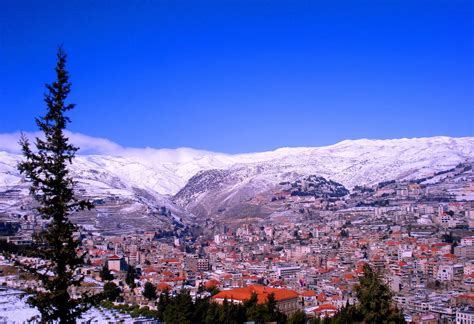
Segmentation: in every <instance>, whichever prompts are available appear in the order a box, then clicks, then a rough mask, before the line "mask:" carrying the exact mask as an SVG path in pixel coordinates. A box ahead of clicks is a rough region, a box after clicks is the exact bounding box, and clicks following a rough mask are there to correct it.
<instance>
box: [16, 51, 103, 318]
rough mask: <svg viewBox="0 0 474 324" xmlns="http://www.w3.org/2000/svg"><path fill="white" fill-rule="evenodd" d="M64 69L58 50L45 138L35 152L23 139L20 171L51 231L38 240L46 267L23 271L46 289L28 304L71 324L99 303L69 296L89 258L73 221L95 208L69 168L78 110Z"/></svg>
mask: <svg viewBox="0 0 474 324" xmlns="http://www.w3.org/2000/svg"><path fill="white" fill-rule="evenodd" d="M65 65H66V53H65V52H64V51H63V49H62V48H59V49H58V52H57V63H56V68H55V71H56V81H54V82H53V83H52V84H47V85H46V88H47V93H46V94H45V97H44V101H45V103H46V105H47V112H46V114H45V115H44V116H42V117H39V118H36V124H37V125H38V127H39V129H40V131H41V132H42V133H43V135H44V138H36V139H35V147H36V149H32V148H31V146H30V142H29V141H28V139H27V138H26V137H25V136H23V135H22V138H21V140H20V145H21V147H22V151H23V155H24V158H25V159H24V160H23V161H22V162H20V163H19V164H18V170H19V171H20V172H21V173H22V174H23V175H24V176H25V177H26V179H27V180H29V181H30V182H31V187H30V194H31V195H32V196H33V197H34V199H35V200H36V201H37V202H38V203H39V207H38V208H37V211H38V213H39V214H40V215H41V217H43V218H44V219H45V220H47V221H48V224H47V225H46V228H45V229H44V230H43V231H42V232H41V233H39V235H36V236H35V241H36V243H37V244H38V248H37V249H36V256H38V257H40V258H42V259H43V260H44V263H43V264H42V265H41V266H36V267H31V266H27V265H22V266H23V268H24V269H25V270H26V271H28V272H30V273H31V274H33V275H34V276H35V277H37V278H38V280H39V281H40V282H41V284H42V288H43V289H44V290H42V291H38V292H35V293H34V295H33V296H32V297H30V298H29V299H28V302H29V303H30V304H31V305H32V306H34V307H36V308H37V309H38V310H39V312H40V313H41V317H42V321H44V322H51V321H54V320H59V321H60V322H61V323H72V322H74V319H75V318H76V317H78V316H79V315H80V314H81V313H82V312H84V311H85V310H87V309H88V308H89V307H90V306H91V305H92V302H93V300H94V298H92V296H89V295H84V296H82V297H81V298H72V296H71V295H70V289H71V288H72V287H73V286H79V285H80V284H81V282H82V280H83V277H82V276H79V275H76V273H77V272H76V269H77V268H78V267H80V266H81V265H83V264H84V258H83V257H84V256H83V255H78V253H77V249H78V247H79V244H80V242H79V240H77V239H76V238H75V236H74V232H76V231H77V227H76V226H75V225H74V224H73V223H72V222H71V221H70V219H69V215H70V214H71V213H73V212H77V211H79V210H83V209H85V208H92V207H93V206H92V204H91V203H89V202H88V201H84V200H78V199H77V198H76V197H75V195H74V186H75V182H74V181H73V179H72V178H71V177H70V175H69V169H68V166H69V165H70V164H71V163H72V160H73V158H74V156H75V153H76V152H77V150H78V148H77V147H75V146H73V145H71V144H70V143H69V139H68V138H67V137H66V135H65V134H64V130H65V129H66V126H67V124H68V123H69V122H70V120H69V118H68V117H67V116H66V115H65V114H66V112H68V111H69V110H71V109H73V108H74V104H71V103H66V99H67V96H68V94H69V92H70V91H71V83H70V82H69V74H68V72H67V71H66V69H65Z"/></svg>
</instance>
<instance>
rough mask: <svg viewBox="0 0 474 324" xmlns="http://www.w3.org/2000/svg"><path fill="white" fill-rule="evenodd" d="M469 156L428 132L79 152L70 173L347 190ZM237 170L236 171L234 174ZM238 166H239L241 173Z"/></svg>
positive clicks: (6, 170) (163, 187) (164, 191)
mask: <svg viewBox="0 0 474 324" xmlns="http://www.w3.org/2000/svg"><path fill="white" fill-rule="evenodd" d="M20 158H21V156H20V155H17V154H12V153H6V152H0V187H3V188H8V187H11V186H15V185H18V184H19V183H20V182H21V177H20V175H19V174H18V172H17V170H16V167H15V165H16V162H17V161H18V160H19V159H20ZM472 159H474V138H473V137H466V138H449V137H432V138H419V139H397V140H365V139H364V140H347V141H343V142H340V143H337V144H335V145H331V146H325V147H314V148H281V149H277V150H275V151H270V152H262V153H250V154H238V155H228V154H220V153H212V152H207V151H199V150H193V149H176V150H155V149H136V150H134V151H132V152H127V154H126V155H125V154H124V156H107V155H81V156H78V158H77V159H76V160H75V161H74V164H73V166H72V170H73V172H74V175H75V177H76V179H77V180H78V181H79V182H81V183H82V184H84V187H86V188H87V187H89V189H90V190H92V191H93V190H94V188H97V189H99V188H100V187H101V188H102V189H100V191H102V190H106V189H109V190H111V192H112V191H113V190H125V191H127V190H128V191H130V189H131V188H133V187H135V188H140V189H145V190H147V191H150V192H153V193H156V194H159V195H158V196H161V195H174V194H176V193H177V192H178V191H179V190H181V189H182V188H183V187H184V186H185V185H186V183H187V181H188V180H189V179H190V178H191V177H192V176H194V175H195V174H197V173H198V172H200V171H206V170H212V169H225V170H229V171H230V172H232V170H235V172H236V173H239V174H242V173H243V172H244V173H245V174H246V176H245V177H248V178H258V179H260V180H262V181H264V182H267V181H270V182H275V181H279V180H280V179H279V178H280V176H281V174H282V173H295V174H300V175H309V174H314V175H320V176H323V177H325V178H327V179H331V180H334V181H337V182H340V183H342V184H343V185H344V186H346V187H347V188H352V187H353V186H354V185H356V184H359V185H363V184H373V183H376V182H379V181H383V180H388V179H402V178H412V177H422V176H425V175H429V174H431V173H433V172H435V171H440V170H445V169H447V168H450V167H453V166H455V165H456V164H458V163H459V162H463V161H466V160H472ZM237 170H238V171H237ZM243 170H245V171H243Z"/></svg>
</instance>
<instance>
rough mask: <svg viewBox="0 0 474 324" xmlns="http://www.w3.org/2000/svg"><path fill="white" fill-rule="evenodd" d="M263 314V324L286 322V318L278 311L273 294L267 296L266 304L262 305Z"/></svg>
mask: <svg viewBox="0 0 474 324" xmlns="http://www.w3.org/2000/svg"><path fill="white" fill-rule="evenodd" d="M263 313H264V315H263V319H264V321H265V322H277V323H285V322H286V316H285V315H284V314H283V313H281V312H280V311H279V310H278V307H277V301H276V299H275V295H274V294H273V293H271V294H269V295H268V296H267V302H266V303H265V305H263Z"/></svg>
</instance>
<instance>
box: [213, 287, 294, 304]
mask: <svg viewBox="0 0 474 324" xmlns="http://www.w3.org/2000/svg"><path fill="white" fill-rule="evenodd" d="M252 293H256V294H257V300H258V303H259V304H264V303H266V301H267V297H268V295H269V294H272V293H273V294H274V296H275V299H276V300H277V301H279V300H286V299H292V298H298V293H296V292H295V291H293V290H289V289H280V288H271V287H266V286H260V285H251V286H247V287H243V288H235V289H231V290H224V291H221V292H220V293H218V294H216V295H214V296H212V298H213V299H229V300H239V301H244V300H248V299H250V297H251V296H252Z"/></svg>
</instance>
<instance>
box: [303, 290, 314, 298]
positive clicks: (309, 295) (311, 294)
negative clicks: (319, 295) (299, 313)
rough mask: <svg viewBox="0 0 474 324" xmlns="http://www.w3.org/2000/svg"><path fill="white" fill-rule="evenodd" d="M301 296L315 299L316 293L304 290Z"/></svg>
mask: <svg viewBox="0 0 474 324" xmlns="http://www.w3.org/2000/svg"><path fill="white" fill-rule="evenodd" d="M301 296H303V297H315V296H316V292H315V291H314V290H305V291H303V293H302V294H301Z"/></svg>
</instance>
